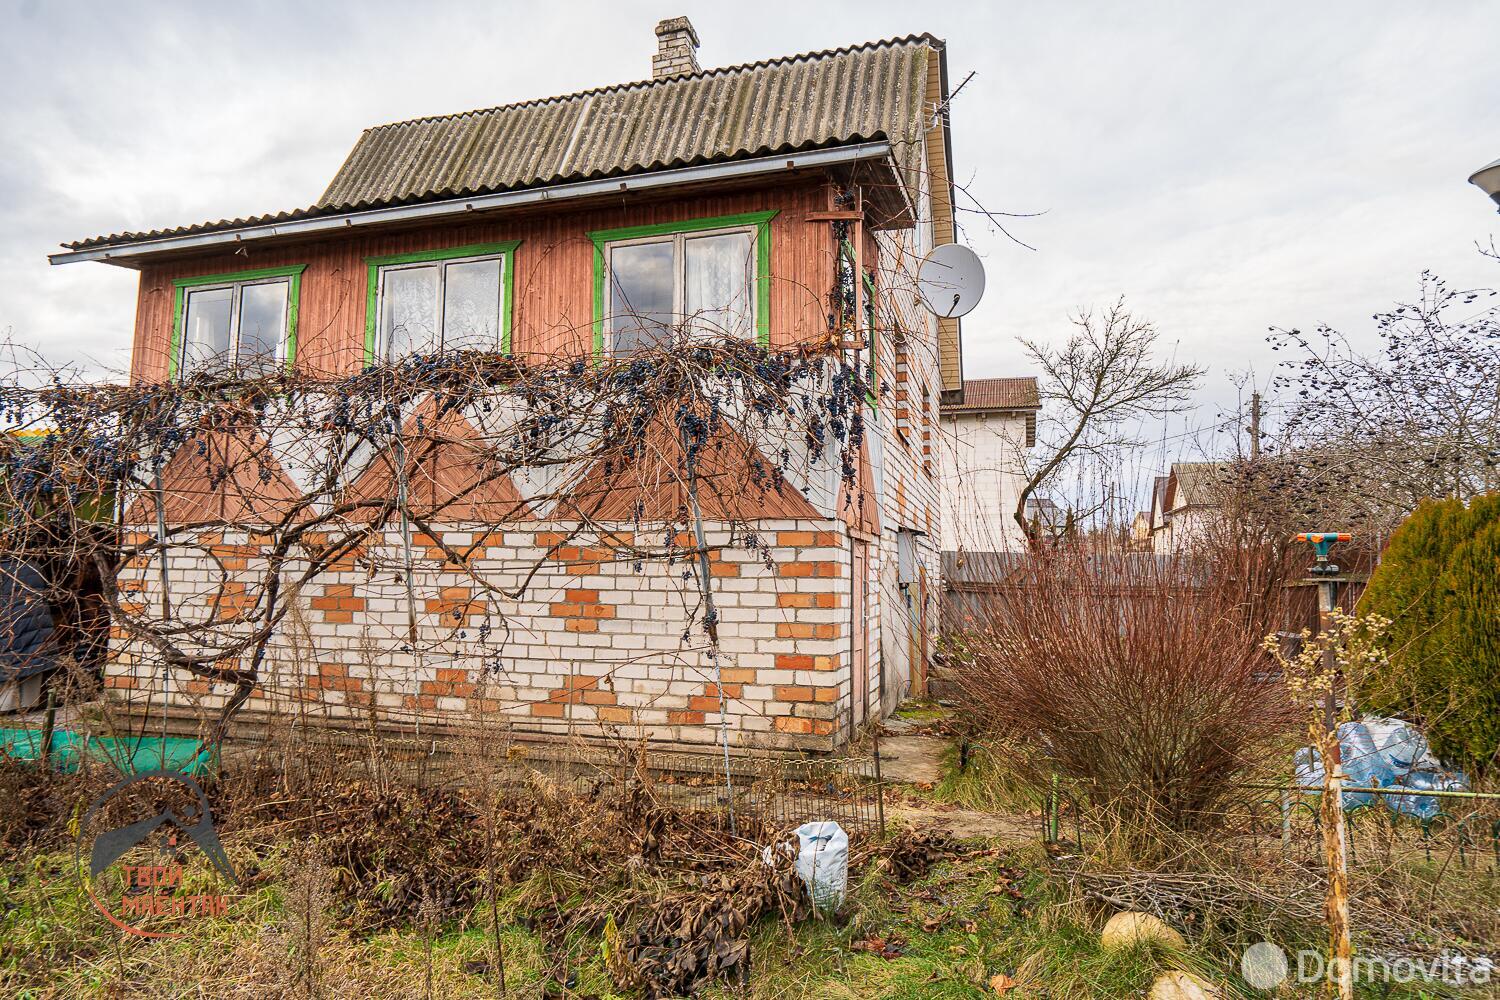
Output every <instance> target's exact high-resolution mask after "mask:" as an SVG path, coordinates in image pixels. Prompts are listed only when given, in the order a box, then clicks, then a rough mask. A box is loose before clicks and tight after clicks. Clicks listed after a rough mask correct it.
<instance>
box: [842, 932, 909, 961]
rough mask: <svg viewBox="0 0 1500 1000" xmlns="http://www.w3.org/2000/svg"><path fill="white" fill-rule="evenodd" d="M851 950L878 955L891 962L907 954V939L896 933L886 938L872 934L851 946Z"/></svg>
mask: <svg viewBox="0 0 1500 1000" xmlns="http://www.w3.org/2000/svg"><path fill="white" fill-rule="evenodd" d="M849 950H850V951H860V952H866V953H868V954H871V955H878V956H879V957H881V958H883V959H885V960H886V961H887V962H889V961H891V960H892V959H896V958H900V957H901V956H902V955H904V954H906V938H904V937H902V936H901V935H900V934H897V933H895V932H892V933H891V934H889V935H886V936H880V935H876V934H872V935H870V936H869V937H867V938H864V939H863V940H860V941H855V942H854V943H853V944H851V945H850V946H849Z"/></svg>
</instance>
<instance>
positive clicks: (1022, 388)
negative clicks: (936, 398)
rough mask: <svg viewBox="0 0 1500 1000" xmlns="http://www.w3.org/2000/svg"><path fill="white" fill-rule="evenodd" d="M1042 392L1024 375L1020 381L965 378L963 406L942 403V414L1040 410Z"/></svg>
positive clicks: (1017, 379) (1034, 380)
mask: <svg viewBox="0 0 1500 1000" xmlns="http://www.w3.org/2000/svg"><path fill="white" fill-rule="evenodd" d="M1041 408H1042V399H1041V392H1040V390H1039V389H1038V388H1037V381H1036V379H1035V378H1034V377H1033V376H1030V375H1027V376H1022V377H1019V378H968V379H964V396H963V402H962V403H943V404H942V406H941V407H939V409H940V410H941V411H942V412H943V413H945V414H948V413H989V412H993V411H995V410H1039V409H1041Z"/></svg>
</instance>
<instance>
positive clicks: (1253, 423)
mask: <svg viewBox="0 0 1500 1000" xmlns="http://www.w3.org/2000/svg"><path fill="white" fill-rule="evenodd" d="M1259 458H1260V393H1258V392H1252V393H1251V394H1250V461H1252V462H1254V461H1257V460H1258V459H1259Z"/></svg>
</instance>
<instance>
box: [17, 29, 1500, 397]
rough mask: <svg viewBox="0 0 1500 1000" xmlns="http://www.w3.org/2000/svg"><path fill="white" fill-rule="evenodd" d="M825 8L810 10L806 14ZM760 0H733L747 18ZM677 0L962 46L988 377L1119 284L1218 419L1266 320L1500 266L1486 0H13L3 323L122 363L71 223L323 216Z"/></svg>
mask: <svg viewBox="0 0 1500 1000" xmlns="http://www.w3.org/2000/svg"><path fill="white" fill-rule="evenodd" d="M814 11H815V12H816V13H815V14H814V16H812V17H809V16H808V14H809V12H814ZM747 12H748V13H747ZM680 13H686V14H688V15H689V16H690V17H691V18H692V20H693V22H694V24H695V25H696V26H697V28H698V33H699V35H700V36H701V38H702V40H703V47H702V49H701V50H700V52H699V57H700V61H701V62H702V63H703V64H704V65H705V66H714V65H728V64H732V63H738V62H744V61H750V60H754V59H758V58H763V57H766V56H773V55H780V54H786V53H791V52H800V51H807V50H810V49H818V48H824V47H829V46H836V45H841V44H847V43H850V42H857V41H864V40H868V39H874V38H881V37H889V36H892V35H898V34H905V33H909V32H920V31H929V32H932V33H933V34H935V35H938V36H940V37H944V38H946V39H948V41H949V46H950V48H949V71H950V77H951V80H952V83H953V84H954V85H955V86H956V85H957V84H958V82H959V81H961V80H963V79H964V78H965V77H966V76H968V74H969V73H971V72H972V73H973V74H974V76H973V79H972V81H971V82H970V83H969V85H968V86H967V87H966V88H965V89H964V90H963V92H962V94H961V95H960V96H959V97H958V99H957V101H956V103H955V106H954V111H953V121H954V129H955V134H954V152H955V159H956V161H957V168H958V172H959V176H960V179H961V180H963V181H964V182H965V183H966V184H967V185H968V186H969V187H970V188H971V190H972V191H973V192H974V193H975V195H976V196H977V197H978V199H979V200H980V201H981V202H982V203H983V204H984V205H985V207H987V208H989V209H993V210H1002V211H1011V212H1036V213H1041V214H1039V215H1037V216H1036V217H1034V218H1023V219H1015V220H1013V221H1012V224H1011V225H1010V228H1011V229H1012V231H1013V232H1014V233H1015V235H1016V236H1017V237H1018V238H1019V239H1021V240H1024V241H1025V242H1026V243H1027V244H1030V245H1031V246H1033V247H1035V248H1036V249H1035V250H1029V249H1025V248H1023V247H1021V246H1018V245H1017V244H1016V243H1013V242H1011V241H1009V240H1007V239H1006V238H1005V237H1004V236H1002V235H1000V234H999V233H998V232H992V231H991V230H990V229H989V228H988V227H987V226H986V225H985V224H983V222H982V221H981V220H979V219H977V218H973V217H971V218H970V220H969V229H968V233H967V238H968V240H969V242H970V243H971V244H972V245H973V246H974V247H975V248H976V249H977V250H978V251H979V252H980V253H981V254H982V255H983V256H984V257H985V259H986V262H987V268H988V274H989V281H990V291H989V293H988V295H987V297H986V299H985V301H984V302H983V304H982V305H981V306H980V308H979V309H978V310H977V311H976V312H975V313H974V314H973V315H972V316H971V317H970V318H969V319H968V320H967V321H966V326H965V361H966V366H967V374H968V375H969V376H970V377H984V376H990V375H1009V374H1021V373H1024V372H1025V371H1026V370H1027V365H1026V362H1025V359H1024V357H1023V356H1022V353H1021V351H1020V349H1019V347H1018V344H1017V338H1018V337H1022V336H1025V337H1031V338H1036V339H1041V340H1051V339H1056V338H1060V337H1062V336H1064V335H1065V334H1066V331H1067V329H1068V327H1067V323H1068V316H1069V314H1070V312H1071V311H1073V310H1075V309H1077V308H1079V307H1085V306H1089V305H1098V304H1103V303H1107V302H1109V301H1111V300H1113V299H1114V298H1115V297H1116V296H1119V295H1122V294H1123V295H1125V296H1127V298H1128V300H1129V302H1130V304H1131V305H1132V306H1133V307H1134V309H1135V310H1136V311H1137V312H1138V313H1140V314H1143V315H1145V316H1149V317H1150V318H1152V319H1153V320H1154V321H1155V322H1156V323H1157V324H1158V326H1159V327H1160V328H1161V330H1162V331H1163V334H1164V337H1165V339H1166V341H1167V342H1168V349H1170V350H1175V351H1176V353H1177V355H1178V357H1180V358H1183V359H1192V360H1196V361H1198V362H1201V363H1204V364H1207V365H1209V366H1211V368H1212V374H1211V376H1210V379H1209V381H1208V382H1207V383H1206V384H1205V387H1204V390H1203V393H1202V399H1203V407H1202V410H1201V412H1200V415H1199V422H1200V423H1205V422H1211V421H1212V419H1213V418H1214V414H1215V413H1216V412H1217V411H1218V409H1220V408H1222V407H1223V406H1224V405H1226V404H1227V403H1229V402H1231V401H1232V400H1233V399H1234V398H1235V389H1234V388H1233V387H1232V385H1231V380H1230V376H1231V375H1232V374H1234V373H1236V372H1244V371H1249V370H1253V371H1254V372H1255V374H1256V377H1257V379H1258V380H1259V381H1260V382H1262V383H1264V381H1265V380H1266V378H1267V375H1268V373H1269V364H1270V359H1271V357H1272V355H1270V354H1269V353H1268V351H1267V349H1266V348H1265V345H1264V341H1263V338H1264V335H1265V332H1266V328H1267V327H1268V326H1269V325H1272V324H1276V325H1299V326H1304V327H1307V326H1312V325H1315V324H1317V323H1319V322H1328V323H1332V324H1334V325H1337V326H1340V327H1341V328H1344V329H1347V330H1348V331H1350V332H1352V333H1356V334H1361V335H1363V336H1365V337H1368V329H1369V317H1370V314H1371V313H1372V312H1374V311H1375V310H1376V309H1378V308H1381V307H1383V306H1386V305H1388V304H1390V303H1391V302H1392V301H1394V300H1396V299H1399V298H1401V297H1403V296H1408V295H1410V294H1411V293H1412V292H1413V291H1414V290H1415V288H1416V284H1417V279H1418V275H1419V274H1420V272H1421V271H1422V270H1423V269H1424V268H1431V269H1433V270H1436V271H1438V272H1440V273H1442V274H1443V275H1445V276H1447V277H1448V278H1449V279H1450V280H1451V281H1452V282H1453V283H1455V284H1459V285H1492V284H1495V283H1497V282H1500V268H1497V267H1496V266H1495V265H1494V264H1493V262H1488V261H1486V260H1484V259H1483V258H1481V257H1480V256H1479V255H1478V254H1477V253H1476V252H1475V250H1474V248H1473V247H1474V243H1475V241H1476V240H1482V241H1486V242H1487V241H1488V240H1489V238H1490V235H1491V234H1492V233H1496V232H1500V217H1497V216H1496V215H1495V213H1494V212H1493V210H1492V209H1491V208H1490V206H1489V205H1488V203H1487V202H1486V201H1485V200H1484V198H1483V196H1482V195H1481V194H1480V193H1479V192H1478V191H1477V190H1476V189H1474V188H1472V187H1470V186H1469V185H1467V184H1466V183H1465V178H1466V177H1467V176H1468V174H1469V173H1470V172H1472V171H1473V170H1474V169H1475V168H1476V167H1478V166H1480V165H1482V164H1484V163H1486V162H1488V161H1489V160H1492V159H1494V158H1495V157H1497V156H1500V59H1497V58H1496V42H1495V39H1496V32H1497V17H1496V15H1497V13H1500V12H1497V9H1496V6H1495V5H1494V4H1493V3H1486V2H1481V0H1476V2H1469V3H1464V2H1457V0H1450V2H1445V3H1443V4H1440V5H1439V4H1433V5H1425V4H1406V3H1400V4H1398V3H1392V2H1372V0H1363V2H1358V3H1333V2H1327V3H1318V4H1297V5H1290V4H1286V5H1261V4H1244V3H1235V4H1230V3H1205V2H1181V3H1157V2H1136V3H1131V4H1120V3H1114V2H1103V0H1100V2H1092V3H1084V2H1076V3H1069V4H1043V3H1030V4H1014V3H1013V4H990V5H977V4H967V3H949V4H912V3H884V2H877V0H861V2H858V3H846V4H835V5H818V6H809V5H808V4H806V3H800V2H799V3H784V2H779V0H761V2H758V3H756V4H755V5H753V7H752V8H747V7H745V5H743V4H732V5H731V4H707V3H701V2H696V0H670V2H666V3H655V4H642V3H631V2H612V3H609V4H600V5H598V6H597V7H591V6H590V5H589V4H587V3H584V4H579V3H570V4H551V5H541V4H535V3H524V4H521V3H507V2H504V0H482V2H475V3H459V2H441V0H435V2H429V3H423V4H411V3H385V2H375V0H358V2H348V3H344V2H326V3H325V2H317V3H308V2H306V0H303V2H297V3H272V2H265V3H253V2H252V3H246V2H239V3H234V4H232V5H231V4H227V3H224V4H210V3H167V2H160V3H149V4H148V3H135V2H110V3H94V2H69V3H62V2H37V0H28V2H16V0H0V88H3V93H4V94H5V97H6V99H5V101H4V102H3V105H0V144H3V149H4V151H5V154H6V155H4V156H3V157H0V265H3V266H0V332H8V336H9V338H10V339H11V340H13V341H15V342H19V343H23V344H28V345H34V346H35V347H36V348H38V349H39V350H41V351H42V352H44V354H45V355H46V356H47V357H48V358H49V359H51V360H54V361H59V362H63V361H67V362H76V363H80V364H84V365H87V366H90V367H91V368H93V369H95V370H103V369H116V370H118V369H122V368H124V367H125V365H126V363H127V355H126V351H127V349H128V344H129V330H130V324H131V317H132V311H133V308H134V304H133V303H134V300H133V295H134V287H135V280H134V279H135V273H134V272H132V271H128V270H122V269H118V268H113V267H109V266H106V265H102V264H96V263H87V264H73V265H68V266H65V267H51V266H49V265H48V263H47V261H46V256H45V255H46V254H47V253H49V252H51V251H53V250H55V249H56V245H57V243H58V242H59V241H62V240H66V239H76V238H80V237H84V236H91V235H96V234H100V233H110V232H116V231H120V230H127V229H149V228H156V227H160V226H169V225H178V224H184V223H191V222H198V221H203V220H207V219H217V218H221V217H225V216H234V215H244V214H250V213H259V212H265V211H271V210H277V209H285V208H293V207H298V206H304V205H307V204H309V203H311V202H312V200H313V199H314V198H316V197H317V195H318V194H319V193H321V191H322V189H323V186H324V185H325V184H326V183H327V181H328V179H329V178H330V177H331V176H332V175H333V173H334V171H335V169H336V168H337V167H338V165H339V163H340V162H341V160H342V158H343V156H344V154H345V153H346V151H347V150H348V148H349V146H350V145H351V144H352V143H353V142H354V140H355V138H356V137H357V136H358V134H359V132H360V130H361V129H362V128H364V127H365V126H368V125H372V124H377V123H383V122H388V121H394V120H399V119H404V118H410V117H415V116H419V115H425V114H435V113H446V112H453V111H460V110H466V109H469V108H475V107H484V106H488V105H493V104H498V103H504V102H508V101H513V100H519V99H524V98H529V97H536V96H543V95H549V94H557V93H565V92H569V91H573V90H578V89H583V88H587V87H591V86H596V85H600V84H607V83H611V82H616V81H622V80H631V79H639V78H641V77H644V76H647V75H649V69H650V56H651V54H652V51H653V50H654V48H655V38H654V36H653V34H652V30H651V29H652V26H653V25H654V24H655V23H656V21H657V20H659V19H661V18H663V17H668V16H672V15H676V14H680Z"/></svg>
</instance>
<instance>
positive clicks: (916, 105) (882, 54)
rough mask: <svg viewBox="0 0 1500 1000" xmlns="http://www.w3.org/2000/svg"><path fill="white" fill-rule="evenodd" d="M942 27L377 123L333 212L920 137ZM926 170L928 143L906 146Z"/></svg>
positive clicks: (335, 187)
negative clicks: (921, 153) (920, 148)
mask: <svg viewBox="0 0 1500 1000" xmlns="http://www.w3.org/2000/svg"><path fill="white" fill-rule="evenodd" d="M941 44H942V43H940V42H938V41H937V40H936V39H934V38H932V37H931V36H929V35H912V36H907V37H905V38H896V39H889V40H886V41H880V42H869V43H866V44H864V45H857V46H852V47H848V48H841V49H830V50H825V51H822V52H812V53H807V54H804V55H796V56H787V57H785V58H780V59H768V60H764V61H762V62H758V63H751V64H748V65H743V66H731V67H727V68H722V69H709V70H704V71H702V72H699V73H693V74H689V75H684V76H675V77H670V78H667V79H663V80H649V81H644V82H641V83H629V84H620V85H617V86H613V87H604V88H601V89H598V90H590V91H585V92H583V93H580V94H570V95H568V96H566V97H551V98H547V99H545V100H539V101H526V102H523V103H521V104H509V105H505V106H504V107H499V108H489V109H486V110H482V111H469V112H466V113H464V114H459V115H447V116H444V117H440V118H419V119H417V120H415V121H408V122H398V123H396V124H394V125H382V126H379V127H377V128H372V129H367V130H366V131H365V133H364V134H363V135H362V136H360V139H359V142H358V143H356V144H355V146H354V149H353V151H352V152H350V154H349V158H348V159H347V160H345V161H344V165H343V166H342V167H341V168H339V172H338V174H337V175H336V176H335V177H334V179H333V182H332V183H331V184H329V185H328V190H327V191H325V192H324V193H323V197H322V198H320V199H319V200H318V205H319V207H322V208H328V209H335V210H339V211H348V210H351V209H357V208H367V207H371V206H376V205H384V204H389V203H392V202H400V201H406V200H410V199H414V198H427V197H461V196H464V195H471V194H480V193H487V192H490V191H499V190H507V189H511V188H524V187H531V186H535V185H539V184H556V183H560V182H563V181H571V180H588V179H591V178H596V177H609V176H613V175H616V174H627V173H633V172H638V171H643V170H662V169H667V168H671V167H681V166H689V165H693V164H698V163H707V162H713V161H716V160H733V159H739V158H742V157H750V156H769V155H773V154H776V153H782V152H793V151H798V150H805V149H816V148H819V147H823V146H833V145H845V144H848V143H853V142H862V141H871V140H876V139H887V140H891V141H892V142H895V143H903V144H904V143H907V142H910V141H911V140H915V139H916V138H917V137H918V135H919V131H918V130H919V128H920V125H921V117H922V100H923V98H924V95H925V90H926V73H927V58H928V55H929V53H930V52H931V50H932V49H933V48H934V47H941ZM898 151H899V152H898V155H903V154H904V155H905V157H906V158H907V160H908V162H907V163H903V164H902V165H903V167H906V168H907V169H908V170H912V171H915V170H916V168H917V164H916V162H915V156H916V147H915V146H914V145H901V146H898Z"/></svg>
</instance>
